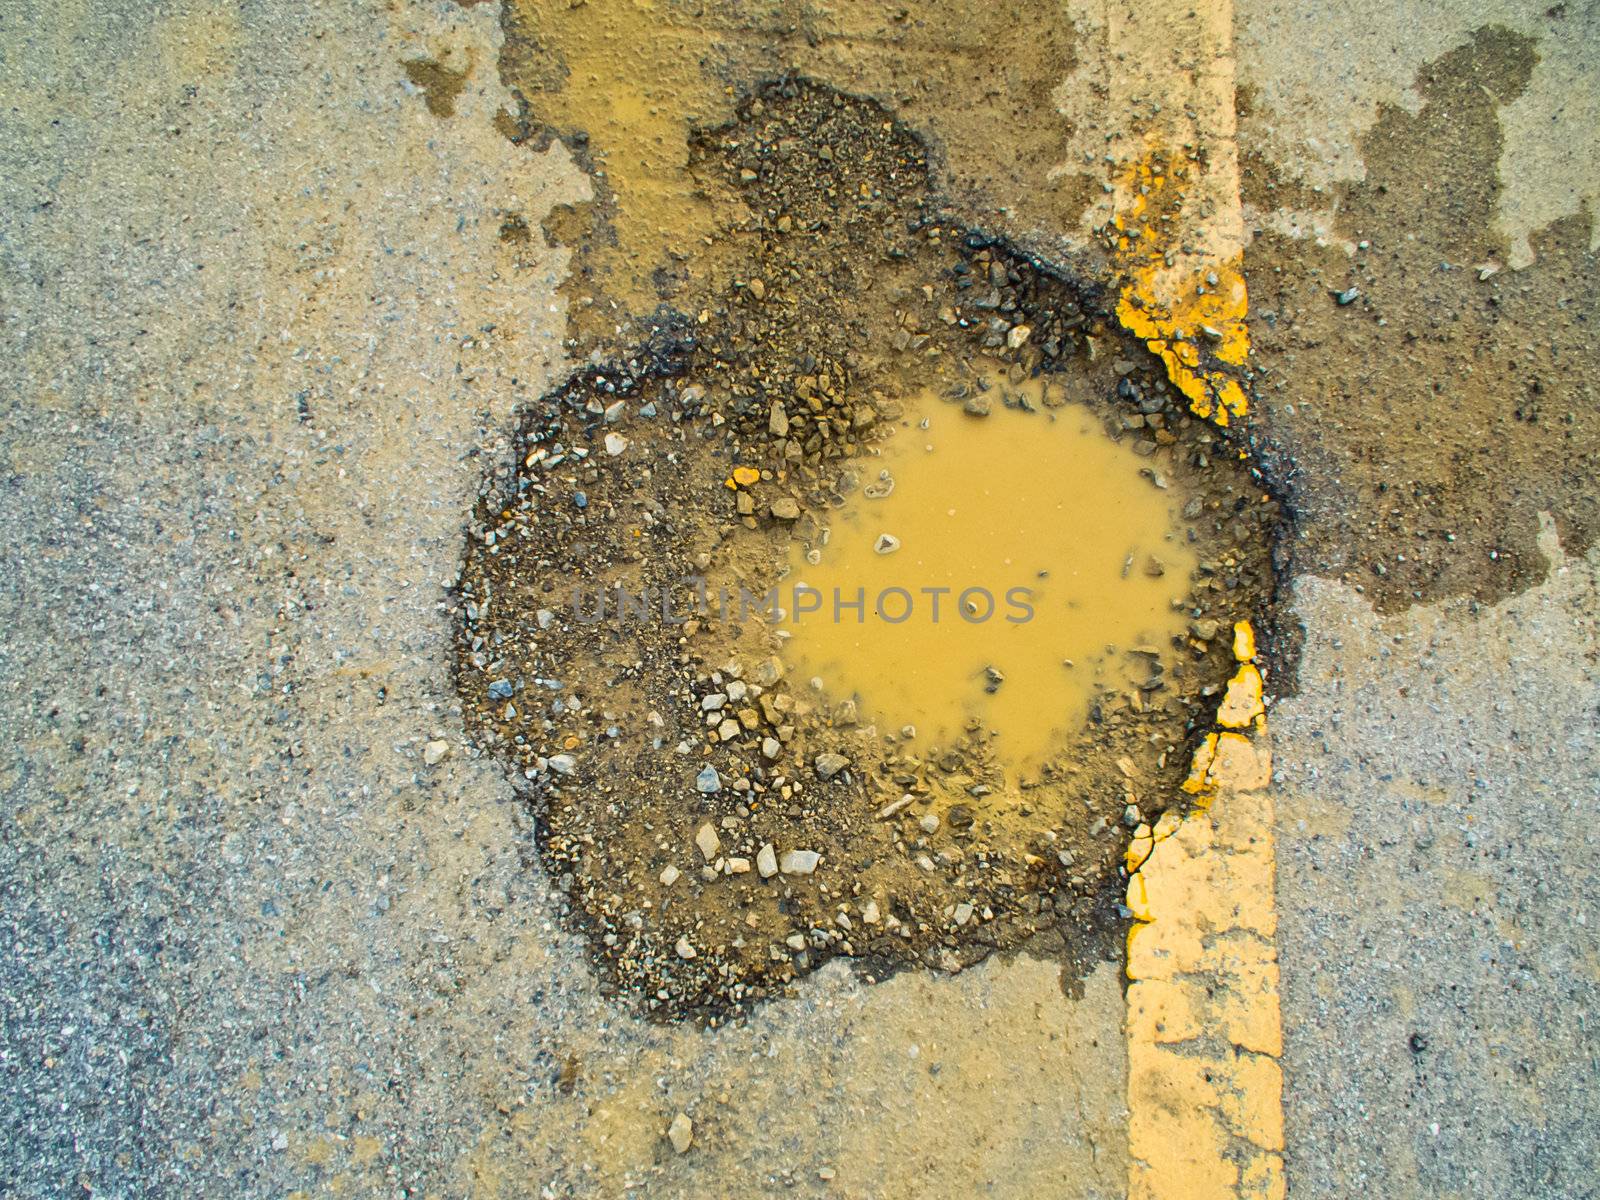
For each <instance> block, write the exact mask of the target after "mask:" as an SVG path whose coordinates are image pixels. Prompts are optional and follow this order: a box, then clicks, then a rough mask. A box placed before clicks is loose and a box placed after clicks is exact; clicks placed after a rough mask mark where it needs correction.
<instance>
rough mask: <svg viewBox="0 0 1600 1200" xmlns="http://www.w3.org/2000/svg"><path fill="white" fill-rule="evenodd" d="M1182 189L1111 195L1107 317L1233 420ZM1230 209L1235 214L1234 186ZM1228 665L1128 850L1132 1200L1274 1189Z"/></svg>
mask: <svg viewBox="0 0 1600 1200" xmlns="http://www.w3.org/2000/svg"><path fill="white" fill-rule="evenodd" d="M1218 36H1219V38H1220V37H1222V36H1223V35H1222V34H1221V33H1219V34H1218ZM1219 44H1220V43H1219ZM1230 111H1231V110H1230ZM1192 180H1193V174H1192V167H1191V164H1190V163H1189V161H1187V160H1186V159H1185V158H1184V157H1183V156H1178V157H1175V158H1174V157H1170V156H1166V155H1163V154H1161V153H1160V152H1159V151H1157V150H1156V149H1154V148H1153V147H1152V148H1151V149H1150V150H1149V151H1148V152H1147V153H1146V155H1145V156H1144V157H1143V158H1141V159H1140V160H1139V161H1138V162H1137V163H1136V164H1135V165H1134V167H1133V168H1132V169H1131V171H1130V172H1129V174H1128V177H1127V179H1126V180H1125V181H1124V182H1123V185H1122V186H1121V187H1120V188H1119V200H1120V202H1121V203H1120V204H1119V211H1118V214H1117V216H1116V218H1115V219H1114V221H1113V226H1114V234H1113V238H1114V240H1113V244H1112V250H1113V255H1114V258H1115V261H1116V262H1117V263H1118V264H1119V266H1120V268H1121V271H1122V274H1123V280H1122V285H1121V287H1122V290H1121V296H1120V299H1119V303H1118V316H1119V318H1120V319H1121V321H1122V323H1123V325H1124V326H1125V327H1126V328H1127V329H1128V330H1129V331H1130V332H1132V333H1133V334H1134V335H1135V336H1137V337H1140V338H1142V339H1143V340H1144V341H1145V343H1146V345H1147V346H1149V348H1150V350H1151V352H1152V353H1154V354H1155V355H1157V356H1158V357H1159V358H1160V359H1161V361H1162V363H1163V364H1164V365H1165V367H1166V370H1167V374H1168V377H1169V378H1170V379H1171V381H1172V383H1173V385H1174V386H1176V387H1177V388H1178V390H1179V391H1180V392H1181V393H1182V394H1183V395H1184V396H1185V397H1187V398H1188V400H1189V404H1190V407H1191V409H1192V410H1193V411H1194V412H1195V413H1196V414H1197V415H1199V416H1201V417H1204V418H1206V419H1208V420H1212V421H1215V422H1216V423H1217V424H1219V425H1227V424H1228V423H1229V422H1230V421H1231V420H1233V419H1235V418H1237V417H1241V416H1243V415H1244V414H1245V412H1246V411H1247V408H1248V403H1247V400H1246V397H1245V393H1244V390H1243V386H1242V384H1241V382H1240V377H1241V375H1242V374H1243V368H1244V367H1245V365H1246V363H1247V361H1248V357H1249V353H1250V340H1249V331H1248V326H1247V315H1248V307H1249V306H1248V297H1247V292H1246V289H1245V285H1244V279H1243V277H1242V275H1241V274H1240V271H1239V259H1238V256H1237V254H1236V253H1234V254H1232V255H1223V256H1217V255H1212V256H1211V257H1210V258H1209V259H1208V258H1207V257H1206V255H1205V254H1204V253H1202V254H1200V255H1196V254H1195V253H1193V252H1191V251H1180V250H1179V249H1178V248H1179V247H1180V246H1182V245H1183V242H1182V235H1183V233H1184V232H1185V228H1184V226H1185V222H1184V220H1183V219H1182V218H1183V215H1184V213H1185V195H1184V193H1185V189H1186V187H1188V186H1189V185H1190V183H1191V182H1192ZM1233 206H1234V210H1235V213H1236V211H1237V192H1236V191H1235V193H1234V196H1233ZM1189 211H1191V212H1192V211H1193V209H1192V208H1191V209H1190V210H1189ZM1206 244H1208V245H1211V246H1215V245H1216V244H1218V243H1217V241H1216V240H1215V239H1213V240H1211V241H1209V242H1207V243H1206ZM1222 244H1226V238H1225V237H1224V238H1223V239H1222ZM1233 653H1234V658H1235V661H1236V662H1237V664H1238V665H1237V667H1236V669H1235V672H1234V675H1233V677H1232V679H1230V680H1229V683H1228V687H1227V690H1226V692H1225V694H1224V696H1223V699H1222V702H1221V704H1220V705H1219V707H1218V711H1217V717H1216V724H1217V726H1218V728H1217V729H1215V730H1213V731H1212V732H1210V733H1208V734H1207V735H1206V736H1205V738H1204V739H1203V740H1202V741H1201V743H1200V745H1199V746H1198V747H1197V749H1196V751H1195V754H1194V758H1193V760H1192V762H1191V765H1190V770H1189V775H1188V778H1187V779H1186V780H1185V781H1184V783H1183V785H1182V786H1183V791H1184V792H1186V793H1188V795H1189V796H1190V797H1191V807H1190V811H1189V813H1188V814H1187V816H1179V815H1178V814H1176V813H1173V812H1168V813H1166V814H1164V815H1163V816H1162V817H1161V819H1160V820H1158V821H1157V822H1156V824H1155V826H1154V827H1151V826H1148V825H1141V826H1139V827H1138V828H1137V829H1136V830H1135V831H1134V836H1133V839H1132V842H1131V843H1130V845H1129V848H1128V856H1127V868H1128V888H1127V905H1128V908H1129V910H1130V912H1131V913H1132V916H1133V921H1134V924H1133V926H1132V928H1131V929H1130V930H1129V933H1128V965H1127V972H1128V979H1129V981H1130V982H1129V988H1128V994H1127V1016H1126V1029H1127V1037H1128V1109H1129V1121H1128V1144H1129V1160H1130V1163H1129V1177H1128V1194H1129V1196H1130V1197H1133V1198H1135V1200H1156V1198H1160V1200H1174V1198H1189V1197H1193V1198H1197V1200H1198V1198H1207V1200H1210V1198H1216V1200H1222V1198H1227V1200H1240V1198H1243V1197H1252V1198H1260V1200H1281V1198H1282V1197H1283V1196H1284V1195H1285V1193H1286V1186H1285V1182H1284V1174H1283V1100H1282V1095H1283V1079H1282V1073H1281V1070H1280V1068H1279V1065H1278V1059H1279V1058H1280V1057H1281V1055H1282V1052H1283V1033H1282V1023H1281V1017H1280V1012H1279V1005H1278V961H1277V949H1276V944H1275V937H1276V933H1277V908H1276V896H1275V887H1276V858H1275V852H1274V843H1273V804H1272V797H1271V794H1270V792H1268V791H1267V790H1266V789H1267V787H1268V784H1269V783H1270V781H1271V774H1272V765H1271V751H1270V748H1269V746H1268V743H1267V729H1266V708H1265V701H1264V680H1263V677H1262V673H1261V669H1260V668H1259V667H1258V666H1257V665H1256V664H1255V662H1254V659H1255V657H1256V638H1255V630H1254V629H1253V628H1252V626H1251V624H1250V622H1248V621H1241V622H1239V623H1238V624H1237V625H1236V626H1235V627H1234V637H1233Z"/></svg>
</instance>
